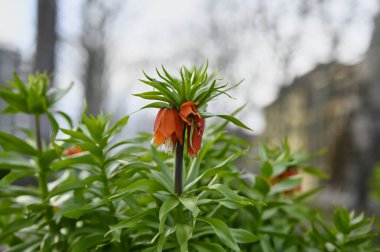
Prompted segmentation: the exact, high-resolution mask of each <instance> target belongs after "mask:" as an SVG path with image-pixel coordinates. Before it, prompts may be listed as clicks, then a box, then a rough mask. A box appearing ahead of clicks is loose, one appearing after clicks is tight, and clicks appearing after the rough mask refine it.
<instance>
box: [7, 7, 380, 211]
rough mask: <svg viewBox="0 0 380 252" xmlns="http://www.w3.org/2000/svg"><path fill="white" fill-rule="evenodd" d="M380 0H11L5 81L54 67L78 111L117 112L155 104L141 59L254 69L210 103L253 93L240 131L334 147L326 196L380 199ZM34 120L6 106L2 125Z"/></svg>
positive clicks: (141, 117) (137, 117)
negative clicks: (144, 97)
mask: <svg viewBox="0 0 380 252" xmlns="http://www.w3.org/2000/svg"><path fill="white" fill-rule="evenodd" d="M378 10H379V1H377V0H365V1H363V0H329V1H327V0H273V1H261V0H251V1H246V0H235V1H228V0H218V1H212V0H192V1H190V0H188V1H175V0H161V1H154V0H139V1H128V0H107V1H103V0H12V1H9V0H0V83H2V84H4V83H5V81H6V80H9V79H11V78H12V72H13V71H17V72H19V73H20V74H21V75H22V76H23V78H24V79H26V78H27V76H28V74H29V73H31V72H34V71H41V72H42V71H47V72H48V73H49V74H51V75H52V76H53V85H55V86H56V87H60V88H63V87H66V86H68V85H69V84H70V83H71V82H74V87H73V89H72V90H71V91H70V93H69V94H68V96H67V97H65V99H63V100H62V101H61V102H60V103H59V105H58V106H59V108H60V110H63V111H65V112H67V113H68V114H70V115H71V116H73V117H74V118H76V119H77V120H79V117H80V114H81V111H82V109H83V106H84V101H85V100H87V104H88V111H89V113H93V114H97V113H99V112H100V111H104V112H107V113H113V115H114V118H115V119H116V118H119V117H121V116H122V115H125V114H127V113H131V112H133V111H136V110H137V109H138V108H140V107H141V106H142V105H144V103H143V101H141V100H140V99H138V98H137V97H134V96H132V95H131V94H132V93H138V92H141V91H142V90H143V89H145V87H144V85H141V84H140V83H139V81H138V79H139V78H143V74H142V69H144V70H145V71H146V72H147V73H148V74H150V75H154V74H155V68H156V67H160V66H161V64H163V65H164V66H165V67H166V68H167V69H168V70H170V71H172V72H173V71H176V70H178V69H179V67H180V66H182V65H185V66H192V65H194V64H196V65H200V64H203V63H205V62H206V60H208V62H209V65H210V69H211V70H217V69H218V70H219V76H223V77H224V80H225V81H226V82H229V83H231V84H233V83H236V82H238V81H240V80H241V79H244V82H243V84H242V85H240V86H239V87H238V88H237V89H236V90H235V91H234V92H233V96H234V97H235V99H229V98H227V97H222V98H219V100H217V101H215V102H214V103H213V104H211V106H210V107H209V110H210V111H212V112H214V113H225V114H226V113H230V112H232V111H233V110H234V108H236V107H238V106H240V105H243V104H247V106H246V108H245V109H244V111H243V112H242V113H241V114H239V116H238V117H239V119H241V120H242V121H244V123H246V124H247V125H248V126H250V127H251V128H253V129H254V132H253V135H250V134H248V133H247V132H237V133H238V134H240V135H241V136H243V137H244V138H246V139H249V140H252V141H254V142H257V139H258V138H260V139H270V140H271V141H274V142H280V140H281V139H282V138H283V137H287V138H288V139H289V142H290V144H291V146H292V147H293V149H302V150H305V151H309V152H316V151H318V150H320V149H324V148H325V149H326V150H327V151H326V154H325V155H324V157H323V158H320V159H318V160H317V161H316V163H317V164H318V166H319V167H320V168H321V169H323V170H324V171H325V172H327V173H328V174H330V176H331V179H330V180H329V182H328V184H327V185H328V190H327V191H326V192H325V193H324V194H323V195H322V199H321V201H320V202H322V203H321V204H324V205H326V206H330V205H331V204H332V203H333V204H341V205H345V206H348V207H353V208H357V209H366V210H369V211H376V206H377V205H376V201H374V200H372V198H371V185H372V184H376V181H375V182H373V179H372V182H370V181H371V178H374V176H375V175H373V174H375V173H374V170H375V167H376V164H377V162H379V159H380V84H379V81H380V71H379V70H380V17H378V16H377V15H378V14H377V13H378ZM227 99H228V100H227ZM2 107H3V104H1V103H0V109H1V108H2ZM156 112H157V111H154V110H151V111H148V110H147V111H146V112H143V113H136V114H134V115H133V116H132V118H131V120H130V123H129V125H128V127H127V132H126V134H127V135H128V136H131V135H133V134H134V133H136V132H137V131H141V130H145V131H151V130H152V125H153V120H154V117H155V115H156ZM25 123H28V118H18V117H14V116H1V119H0V129H1V130H7V131H12V129H13V128H12V127H13V126H14V125H17V124H25ZM62 123H63V122H62ZM231 130H232V131H234V132H236V131H237V129H233V128H232V129H231ZM379 179H380V173H379ZM315 183H316V182H315V181H308V184H311V185H312V184H315ZM377 183H378V182H377ZM379 187H380V186H379ZM379 190H380V189H379Z"/></svg>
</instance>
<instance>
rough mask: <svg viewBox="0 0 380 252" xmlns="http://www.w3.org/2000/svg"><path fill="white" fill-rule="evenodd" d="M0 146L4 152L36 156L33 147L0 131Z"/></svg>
mask: <svg viewBox="0 0 380 252" xmlns="http://www.w3.org/2000/svg"><path fill="white" fill-rule="evenodd" d="M0 145H1V147H3V149H4V150H5V151H17V152H20V153H22V154H26V155H32V156H34V155H37V151H36V149H35V148H34V147H32V146H31V145H29V144H28V143H27V142H25V141H24V140H22V139H20V138H18V137H16V136H14V135H11V134H8V133H5V132H1V131H0Z"/></svg>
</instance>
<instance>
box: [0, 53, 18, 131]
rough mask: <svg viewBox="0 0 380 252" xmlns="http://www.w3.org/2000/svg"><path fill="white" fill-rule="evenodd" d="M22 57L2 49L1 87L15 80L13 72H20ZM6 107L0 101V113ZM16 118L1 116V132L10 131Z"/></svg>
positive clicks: (0, 55)
mask: <svg viewBox="0 0 380 252" xmlns="http://www.w3.org/2000/svg"><path fill="white" fill-rule="evenodd" d="M20 63H21V57H20V55H19V54H18V53H17V52H15V51H12V50H9V49H5V48H1V47H0V85H3V84H5V82H6V81H7V80H12V79H13V72H18V71H19V70H20ZM4 107H5V104H4V102H3V101H2V100H1V99H0V111H2V110H3V109H4ZM13 120H14V117H13V116H8V115H1V120H0V130H3V131H8V132H9V130H10V129H11V126H12V125H14V122H13Z"/></svg>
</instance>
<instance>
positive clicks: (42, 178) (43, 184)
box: [34, 114, 54, 231]
mask: <svg viewBox="0 0 380 252" xmlns="http://www.w3.org/2000/svg"><path fill="white" fill-rule="evenodd" d="M34 123H35V124H34V125H35V133H36V145H37V152H38V154H37V158H38V187H39V190H40V192H41V201H42V204H46V203H47V202H45V200H46V197H47V195H48V194H49V191H48V185H47V184H48V174H47V169H46V167H43V166H42V165H41V163H40V159H41V155H42V151H43V150H42V139H41V124H40V115H39V114H35V116H34ZM52 216H53V210H52V208H51V207H50V206H49V205H47V206H46V209H45V217H46V220H47V222H48V223H49V227H50V230H51V231H53V230H54V225H53V223H52V221H51V219H52Z"/></svg>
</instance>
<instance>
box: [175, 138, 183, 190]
mask: <svg viewBox="0 0 380 252" xmlns="http://www.w3.org/2000/svg"><path fill="white" fill-rule="evenodd" d="M182 174H183V144H181V143H180V142H179V141H178V142H177V144H176V153H175V170H174V192H175V193H176V194H177V196H180V195H181V194H182Z"/></svg>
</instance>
